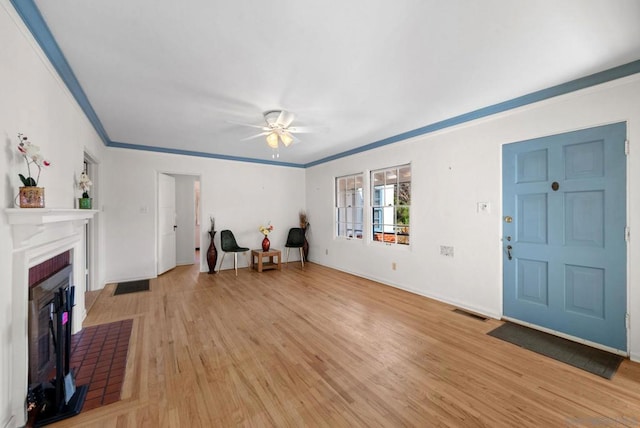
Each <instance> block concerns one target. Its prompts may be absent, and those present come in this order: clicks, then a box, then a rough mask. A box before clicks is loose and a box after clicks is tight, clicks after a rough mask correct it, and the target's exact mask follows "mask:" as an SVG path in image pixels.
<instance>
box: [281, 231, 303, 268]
mask: <svg viewBox="0 0 640 428" xmlns="http://www.w3.org/2000/svg"><path fill="white" fill-rule="evenodd" d="M284 246H285V247H287V262H286V263H287V266H288V265H289V250H290V249H291V248H299V249H300V263H302V267H304V253H303V251H302V247H303V246H304V230H302V229H301V228H299V227H292V228H291V229H289V235H288V236H287V243H286V244H284Z"/></svg>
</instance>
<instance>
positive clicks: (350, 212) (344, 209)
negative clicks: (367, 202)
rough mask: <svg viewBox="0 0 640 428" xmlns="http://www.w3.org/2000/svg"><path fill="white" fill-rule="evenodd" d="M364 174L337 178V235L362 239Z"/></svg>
mask: <svg viewBox="0 0 640 428" xmlns="http://www.w3.org/2000/svg"><path fill="white" fill-rule="evenodd" d="M363 183H364V174H355V175H348V176H345V177H338V178H336V236H338V237H342V238H356V239H362V220H363V216H364V193H363Z"/></svg>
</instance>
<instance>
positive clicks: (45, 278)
mask: <svg viewBox="0 0 640 428" xmlns="http://www.w3.org/2000/svg"><path fill="white" fill-rule="evenodd" d="M72 273H73V269H72V266H71V264H70V263H69V252H65V253H63V254H60V255H58V256H56V257H53V258H52V259H50V260H47V261H46V262H44V263H41V264H40V265H38V266H34V267H33V268H31V269H30V270H29V280H30V281H29V282H30V284H31V285H30V286H29V315H28V320H29V321H28V337H29V340H28V346H29V383H30V384H32V383H45V382H47V381H49V380H50V379H51V375H52V373H53V371H54V368H55V348H54V337H57V335H58V332H57V331H56V323H55V322H54V313H53V310H54V306H53V303H54V296H55V294H56V293H57V292H58V290H60V289H65V288H67V287H69V286H70V285H71V281H72V277H71V275H72ZM32 281H33V282H32Z"/></svg>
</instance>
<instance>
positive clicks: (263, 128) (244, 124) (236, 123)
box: [226, 120, 269, 131]
mask: <svg viewBox="0 0 640 428" xmlns="http://www.w3.org/2000/svg"><path fill="white" fill-rule="evenodd" d="M226 122H227V123H231V124H232V125H240V126H249V127H251V128H258V129H262V130H263V131H269V128H268V127H266V126H264V125H253V124H251V123H242V122H233V121H231V120H227V121H226Z"/></svg>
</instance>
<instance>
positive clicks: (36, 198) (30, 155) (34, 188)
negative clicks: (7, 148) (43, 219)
mask: <svg viewBox="0 0 640 428" xmlns="http://www.w3.org/2000/svg"><path fill="white" fill-rule="evenodd" d="M18 138H19V139H20V143H19V144H18V151H19V152H20V154H21V155H22V157H24V160H25V162H26V163H27V177H25V176H24V175H22V174H18V177H20V181H22V184H23V187H21V188H20V195H19V196H20V208H44V187H38V182H39V181H40V173H41V172H42V167H46V166H49V165H50V163H49V161H47V160H45V159H44V158H43V157H42V155H41V154H40V147H38V146H36V145H35V144H33V143H31V142H30V141H29V140H28V138H27V137H26V136H25V135H24V134H18ZM31 165H35V166H36V167H37V168H38V175H37V176H36V178H35V179H34V178H33V177H32V176H31Z"/></svg>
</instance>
